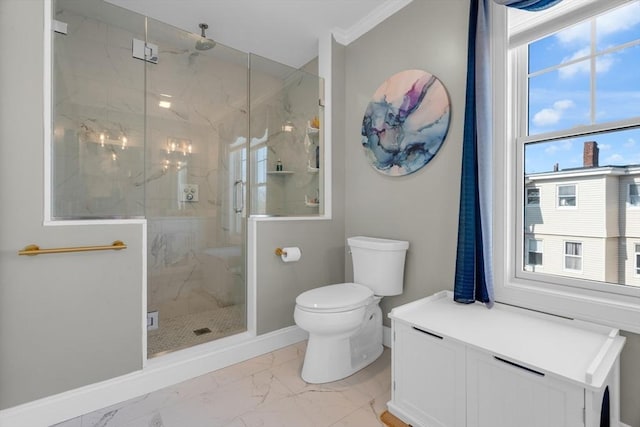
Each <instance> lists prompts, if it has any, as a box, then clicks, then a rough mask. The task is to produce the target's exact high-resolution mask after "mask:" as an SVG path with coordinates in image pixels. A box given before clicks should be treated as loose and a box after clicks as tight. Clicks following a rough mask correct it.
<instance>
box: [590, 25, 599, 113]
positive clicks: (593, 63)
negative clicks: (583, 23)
mask: <svg viewBox="0 0 640 427" xmlns="http://www.w3.org/2000/svg"><path fill="white" fill-rule="evenodd" d="M590 62H591V75H590V79H589V80H590V84H589V86H590V91H591V93H590V95H591V124H594V123H595V122H596V111H597V108H596V73H597V71H598V70H597V68H596V67H597V63H596V20H595V19H592V20H591V58H590Z"/></svg>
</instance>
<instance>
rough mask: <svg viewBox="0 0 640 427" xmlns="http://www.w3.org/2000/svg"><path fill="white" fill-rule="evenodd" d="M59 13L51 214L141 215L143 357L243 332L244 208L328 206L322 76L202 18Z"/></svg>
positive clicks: (289, 211) (59, 1)
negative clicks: (209, 29) (260, 51)
mask: <svg viewBox="0 0 640 427" xmlns="http://www.w3.org/2000/svg"><path fill="white" fill-rule="evenodd" d="M53 14H54V16H53V19H54V29H55V31H56V34H55V36H54V38H53V70H52V77H53V97H52V99H53V108H52V110H53V133H54V135H53V144H52V145H53V146H52V153H51V161H52V168H51V169H52V189H51V194H52V204H51V212H52V217H53V219H55V220H60V221H63V220H69V219H90V220H100V219H126V218H146V220H147V266H146V267H147V313H148V325H149V326H148V331H147V349H148V352H147V353H148V357H153V356H157V355H161V354H163V353H166V352H169V351H174V350H178V349H182V348H186V347H190V346H193V345H196V344H201V343H205V342H208V341H212V340H215V339H217V338H221V337H225V336H229V335H233V334H237V333H240V332H242V331H245V330H246V329H247V321H246V319H247V313H246V310H247V304H246V302H247V301H246V298H247V297H246V274H245V272H246V269H247V266H246V252H247V250H246V244H247V243H246V242H247V239H246V217H247V215H251V214H259V215H317V214H319V213H321V212H322V188H321V185H320V183H321V182H322V178H321V177H322V168H321V167H320V166H321V163H323V162H322V159H321V157H322V149H321V145H322V138H321V130H320V129H319V128H320V127H321V126H319V123H321V122H322V108H321V107H319V105H318V99H319V90H320V87H321V85H320V79H319V78H318V77H317V76H316V75H314V74H313V73H307V72H305V71H302V70H296V69H293V68H291V67H288V66H284V65H282V64H278V63H276V62H274V61H271V60H269V59H266V58H261V57H259V56H256V55H253V54H247V53H243V52H240V51H237V50H235V49H232V48H230V47H227V46H224V45H222V44H221V43H214V42H213V41H210V40H208V39H204V38H202V37H201V34H200V33H199V30H198V24H199V23H194V32H196V31H197V32H198V34H193V33H188V32H185V31H182V30H180V29H177V28H174V27H172V26H170V25H167V24H164V23H161V22H158V21H155V20H153V19H150V18H148V17H144V16H141V15H139V14H137V13H135V12H132V11H129V10H126V9H122V8H119V7H116V6H113V5H111V4H109V3H106V2H103V1H102V0H86V1H82V2H80V1H77V0H55V1H54V8H53ZM200 28H201V29H202V27H200ZM212 34H213V33H212ZM214 45H215V46H214Z"/></svg>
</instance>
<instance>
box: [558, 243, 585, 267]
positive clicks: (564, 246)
mask: <svg viewBox="0 0 640 427" xmlns="http://www.w3.org/2000/svg"><path fill="white" fill-rule="evenodd" d="M567 243H573V244H576V245H580V246H579V248H580V255H575V254H568V253H567ZM562 253H563V262H562V270H563V271H568V272H571V273H582V269H583V262H584V258H583V255H584V245H583V244H582V242H579V241H577V240H564V241H563V242H562ZM567 258H572V259H579V260H580V268H569V267H567Z"/></svg>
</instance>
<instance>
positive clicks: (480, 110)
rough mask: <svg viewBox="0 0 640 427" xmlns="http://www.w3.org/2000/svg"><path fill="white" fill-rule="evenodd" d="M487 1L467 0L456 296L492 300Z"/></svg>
mask: <svg viewBox="0 0 640 427" xmlns="http://www.w3.org/2000/svg"><path fill="white" fill-rule="evenodd" d="M487 1H488V0H471V7H470V14H469V52H468V56H467V61H468V65H467V90H466V106H465V114H464V135H463V142H462V179H461V183H460V217H459V220H458V250H457V257H456V275H455V284H454V300H455V301H457V302H460V303H465V304H468V303H472V302H474V301H481V302H484V303H488V304H491V303H492V302H493V273H492V268H491V265H492V260H491V255H492V246H491V244H492V234H493V233H492V229H491V225H492V224H491V208H492V206H491V205H492V194H491V175H490V174H491V169H492V168H491V162H492V141H491V105H490V96H491V87H490V83H491V80H490V69H489V60H490V58H489V33H488V30H489V26H488V15H487V13H488V10H487V7H488V5H487Z"/></svg>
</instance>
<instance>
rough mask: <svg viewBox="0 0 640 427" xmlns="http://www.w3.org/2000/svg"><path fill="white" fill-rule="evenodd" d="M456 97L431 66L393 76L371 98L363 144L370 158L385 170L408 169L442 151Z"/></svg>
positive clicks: (398, 173) (399, 171)
mask: <svg viewBox="0 0 640 427" xmlns="http://www.w3.org/2000/svg"><path fill="white" fill-rule="evenodd" d="M450 111H451V108H450V102H449V95H448V94H447V90H446V89H445V87H444V85H443V84H442V82H441V81H440V80H438V79H437V78H436V77H435V76H433V75H432V74H430V73H427V72H426V71H422V70H406V71H401V72H399V73H397V74H394V75H393V76H391V77H389V78H388V79H387V80H385V82H384V83H383V84H382V85H380V87H379V88H378V89H377V90H376V92H375V93H374V95H373V99H372V100H371V102H369V105H368V106H367V110H366V112H365V114H364V119H363V120H362V146H363V148H364V151H365V153H366V156H367V159H368V160H369V163H371V165H372V166H373V167H374V168H375V169H376V170H377V171H379V172H381V173H383V174H385V175H391V176H402V175H408V174H410V173H413V172H415V171H417V170H418V169H420V168H422V167H423V166H424V165H426V164H427V163H429V161H430V160H431V159H432V158H433V157H434V156H435V155H436V153H437V152H438V150H439V149H440V146H441V145H442V143H443V142H444V139H445V137H446V136H447V131H448V130H449V120H450V117H451V114H450Z"/></svg>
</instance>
